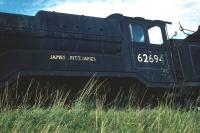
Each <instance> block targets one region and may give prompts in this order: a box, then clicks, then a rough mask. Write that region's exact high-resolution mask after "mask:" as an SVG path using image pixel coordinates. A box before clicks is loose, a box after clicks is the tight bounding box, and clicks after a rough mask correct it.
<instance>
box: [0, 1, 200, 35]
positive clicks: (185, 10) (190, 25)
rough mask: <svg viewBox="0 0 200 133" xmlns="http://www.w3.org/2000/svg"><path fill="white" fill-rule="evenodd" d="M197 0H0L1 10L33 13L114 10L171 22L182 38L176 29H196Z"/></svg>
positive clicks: (171, 31) (198, 21) (199, 22)
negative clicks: (44, 11)
mask: <svg viewBox="0 0 200 133" xmlns="http://www.w3.org/2000/svg"><path fill="white" fill-rule="evenodd" d="M199 9H200V0H0V12H7V13H16V14H25V15H35V14H36V13H37V12H38V11H39V10H46V11H56V12H62V13H70V14H79V15H86V16H95V17H103V18H104V17H107V16H108V15H110V14H113V13H121V14H123V15H124V16H130V17H144V18H145V19H150V20H164V21H169V22H172V25H168V33H169V37H172V36H173V34H174V33H175V31H177V33H178V35H177V36H176V38H180V39H182V38H185V35H184V34H183V33H182V32H180V31H179V24H178V23H179V22H180V23H181V24H182V25H183V27H184V28H187V29H190V30H193V31H196V30H197V29H198V26H199V25H200V11H199Z"/></svg>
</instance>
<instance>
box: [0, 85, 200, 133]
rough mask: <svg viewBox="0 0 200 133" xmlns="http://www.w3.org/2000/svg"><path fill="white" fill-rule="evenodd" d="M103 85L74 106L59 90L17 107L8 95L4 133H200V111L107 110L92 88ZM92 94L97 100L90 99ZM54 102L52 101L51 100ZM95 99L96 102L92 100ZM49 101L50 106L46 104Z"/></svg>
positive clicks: (0, 120)
mask: <svg viewBox="0 0 200 133" xmlns="http://www.w3.org/2000/svg"><path fill="white" fill-rule="evenodd" d="M100 86H102V84H98V85H97V84H96V81H90V82H88V84H86V86H85V88H83V89H82V91H80V92H79V93H78V94H77V95H78V96H77V98H76V99H75V100H74V101H73V102H71V103H70V104H67V105H66V104H65V103H66V101H67V100H68V98H67V97H68V93H64V92H59V91H56V92H54V93H53V94H50V95H48V96H47V97H46V96H45V97H43V96H42V95H41V94H40V93H37V95H38V96H37V97H35V101H34V104H31V105H30V104H28V101H29V97H30V95H29V93H30V90H29V91H27V92H28V93H26V94H25V96H24V97H23V98H24V99H23V100H22V101H21V102H20V103H18V104H17V106H15V105H14V104H13V100H11V99H13V95H11V94H10V93H8V91H6V93H4V94H3V95H2V96H1V97H0V98H1V106H0V109H1V111H0V132H2V133H9V132H12V133H31V132H34V133H35V132H44V133H47V132H48V133H49V132H52V133H54V132H63V133H73V132H80V133H200V112H198V111H197V110H195V109H190V110H185V109H182V108H173V107H170V106H168V105H159V106H157V107H155V108H149V107H145V108H140V107H138V106H135V107H132V106H129V105H128V104H127V106H124V107H122V108H121V107H118V106H115V105H112V106H109V107H106V106H105V105H104V102H103V100H102V98H99V96H98V95H97V93H96V90H94V89H92V88H94V87H95V88H96V89H98V88H100ZM91 94H94V96H95V98H92V99H89V98H88V97H91ZM49 100H50V101H49ZM91 100H93V101H91ZM47 101H48V106H44V105H43V104H42V103H44V102H47Z"/></svg>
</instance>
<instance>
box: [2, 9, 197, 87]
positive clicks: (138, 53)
mask: <svg viewBox="0 0 200 133" xmlns="http://www.w3.org/2000/svg"><path fill="white" fill-rule="evenodd" d="M167 24H171V23H170V22H166V21H161V20H147V19H144V18H139V17H127V16H123V15H122V14H112V15H110V16H108V17H106V18H98V17H90V16H84V15H73V14H64V13H56V12H48V11H39V12H38V13H37V14H36V15H35V16H26V15H18V14H9V13H0V85H1V86H5V85H7V84H10V83H12V82H13V81H15V80H16V79H17V78H18V77H19V76H20V77H23V76H64V77H91V76H94V75H95V76H98V77H119V78H133V79H137V80H139V81H140V82H142V83H143V84H144V85H145V86H147V87H149V88H154V87H155V88H171V87H197V88H198V87H200V60H199V58H200V28H199V29H198V31H196V32H195V33H194V34H191V35H189V36H187V37H186V38H185V39H169V38H168V35H167V31H166V25H167Z"/></svg>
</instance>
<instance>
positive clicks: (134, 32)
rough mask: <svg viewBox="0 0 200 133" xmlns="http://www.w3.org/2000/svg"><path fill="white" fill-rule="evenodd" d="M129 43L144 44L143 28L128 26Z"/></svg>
mask: <svg viewBox="0 0 200 133" xmlns="http://www.w3.org/2000/svg"><path fill="white" fill-rule="evenodd" d="M129 28H130V34H131V41H132V42H140V43H143V42H145V36H144V27H143V26H142V25H140V24H136V23H134V24H129Z"/></svg>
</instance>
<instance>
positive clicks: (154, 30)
mask: <svg viewBox="0 0 200 133" xmlns="http://www.w3.org/2000/svg"><path fill="white" fill-rule="evenodd" d="M148 34H149V41H150V44H156V45H162V44H163V37H162V32H161V29H160V27H158V26H154V27H150V28H149V29H148Z"/></svg>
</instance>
